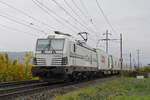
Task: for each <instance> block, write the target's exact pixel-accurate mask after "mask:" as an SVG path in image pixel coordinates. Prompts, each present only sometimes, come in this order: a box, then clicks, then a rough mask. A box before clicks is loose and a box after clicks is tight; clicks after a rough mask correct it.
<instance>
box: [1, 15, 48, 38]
mask: <svg viewBox="0 0 150 100" xmlns="http://www.w3.org/2000/svg"><path fill="white" fill-rule="evenodd" d="M0 16H1V17H3V18H5V19H7V20H10V21H13V22H15V23H17V24H21V25H23V26H26V27H28V28H31V29H33V30H36V31H39V32H42V33H44V34H45V35H47V34H48V33H46V32H44V31H43V30H40V29H38V28H35V27H31V26H30V25H26V24H24V23H22V22H19V21H17V20H15V19H12V18H9V17H7V16H4V15H0Z"/></svg>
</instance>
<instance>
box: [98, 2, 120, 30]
mask: <svg viewBox="0 0 150 100" xmlns="http://www.w3.org/2000/svg"><path fill="white" fill-rule="evenodd" d="M96 4H97V6H98V8H99V11H100V12H101V13H102V15H103V17H104V19H105V20H106V22H107V24H108V25H109V26H110V28H111V29H112V31H113V32H114V33H117V32H116V30H115V29H114V28H113V26H112V24H111V23H110V21H109V19H108V18H107V16H106V15H105V13H104V11H103V9H102V7H101V5H100V4H99V2H98V0H96Z"/></svg>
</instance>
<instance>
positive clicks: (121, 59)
mask: <svg viewBox="0 0 150 100" xmlns="http://www.w3.org/2000/svg"><path fill="white" fill-rule="evenodd" d="M122 41H123V40H122V34H120V65H121V70H123V54H122V52H123V51H122V48H123V46H122V45H123V44H122Z"/></svg>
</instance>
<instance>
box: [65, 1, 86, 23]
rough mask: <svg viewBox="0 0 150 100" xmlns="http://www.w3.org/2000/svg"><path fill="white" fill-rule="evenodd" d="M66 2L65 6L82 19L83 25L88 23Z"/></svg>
mask: <svg viewBox="0 0 150 100" xmlns="http://www.w3.org/2000/svg"><path fill="white" fill-rule="evenodd" d="M64 2H65V4H66V5H67V6H68V7H69V9H70V10H71V11H72V12H73V13H74V14H75V15H76V16H77V17H78V18H80V20H81V21H83V23H86V22H85V21H84V20H83V19H82V17H81V16H80V15H79V14H78V13H77V12H76V11H75V10H74V9H73V8H72V6H70V5H69V3H68V2H67V1H66V0H64Z"/></svg>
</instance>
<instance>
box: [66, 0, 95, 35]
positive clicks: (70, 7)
mask: <svg viewBox="0 0 150 100" xmlns="http://www.w3.org/2000/svg"><path fill="white" fill-rule="evenodd" d="M64 2H65V4H66V5H67V6H68V7H69V9H71V11H72V12H73V13H74V14H75V15H76V16H77V17H78V18H79V19H80V20H81V21H82V22H83V23H84V24H87V22H85V21H84V20H85V18H84V20H83V19H82V17H81V16H80V15H79V14H78V13H77V12H76V11H75V10H74V9H73V8H72V6H70V4H69V3H68V2H67V1H66V0H64ZM91 23H92V22H91ZM92 25H93V23H92ZM95 29H96V28H95ZM94 33H95V32H94ZM96 36H98V35H97V34H96Z"/></svg>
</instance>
